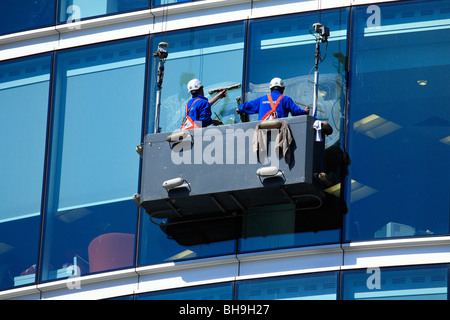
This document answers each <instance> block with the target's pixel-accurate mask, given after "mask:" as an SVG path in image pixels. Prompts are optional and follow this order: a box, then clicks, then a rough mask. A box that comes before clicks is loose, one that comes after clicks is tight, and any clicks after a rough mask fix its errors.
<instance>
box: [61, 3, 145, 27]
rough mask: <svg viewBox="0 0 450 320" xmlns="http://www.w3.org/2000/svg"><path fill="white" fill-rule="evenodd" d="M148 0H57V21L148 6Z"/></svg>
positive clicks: (80, 18)
mask: <svg viewBox="0 0 450 320" xmlns="http://www.w3.org/2000/svg"><path fill="white" fill-rule="evenodd" d="M149 1H150V0H96V1H89V0H58V8H59V12H58V23H72V22H76V21H80V20H83V19H86V18H93V17H99V16H106V15H112V14H118V13H124V12H129V11H135V10H142V9H147V8H149V7H150V3H149Z"/></svg>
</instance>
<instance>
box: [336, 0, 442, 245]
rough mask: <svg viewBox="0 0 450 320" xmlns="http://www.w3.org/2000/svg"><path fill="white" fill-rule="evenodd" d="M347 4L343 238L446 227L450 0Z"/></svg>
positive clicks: (424, 232) (431, 232) (430, 231)
mask: <svg viewBox="0 0 450 320" xmlns="http://www.w3.org/2000/svg"><path fill="white" fill-rule="evenodd" d="M354 10H355V11H354V13H353V17H355V19H354V25H353V36H352V39H353V43H352V58H351V59H350V60H351V64H352V65H351V68H350V70H352V73H351V78H350V80H351V86H350V116H349V118H350V120H349V148H348V149H349V152H350V153H351V154H350V157H351V160H352V163H351V165H350V167H349V170H350V176H349V177H350V179H349V181H348V182H349V183H348V184H349V187H348V188H347V191H349V192H348V195H347V204H348V205H349V214H347V216H346V218H347V222H346V235H345V238H346V239H347V240H363V239H374V238H377V239H379V238H389V237H406V236H421V235H437V234H446V233H448V232H449V203H450V202H449V186H450V167H449V165H448V164H449V163H450V152H449V150H450V149H449V148H450V140H449V139H450V113H449V110H450V109H449V106H448V100H449V98H450V92H449V91H448V88H449V86H450V78H449V77H448V74H449V72H450V63H449V60H448V59H447V57H448V56H449V54H450V22H449V21H450V19H449V18H450V1H419V2H418V1H408V2H401V3H396V4H386V5H379V6H372V7H367V6H362V7H356V8H355V9H354ZM367 12H369V13H367ZM377 24H379V26H377ZM350 189H351V190H350Z"/></svg>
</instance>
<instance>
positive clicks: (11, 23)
mask: <svg viewBox="0 0 450 320" xmlns="http://www.w3.org/2000/svg"><path fill="white" fill-rule="evenodd" d="M55 8H56V1H55V0H39V1H37V0H20V1H18V0H3V1H2V4H1V9H0V21H1V23H0V35H3V34H7V33H13V32H19V31H25V30H30V29H36V28H42V27H48V26H51V25H55Z"/></svg>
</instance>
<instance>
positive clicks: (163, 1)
mask: <svg viewBox="0 0 450 320" xmlns="http://www.w3.org/2000/svg"><path fill="white" fill-rule="evenodd" d="M193 1H199V0H152V7H159V6H165V5H168V4H176V3H184V2H193Z"/></svg>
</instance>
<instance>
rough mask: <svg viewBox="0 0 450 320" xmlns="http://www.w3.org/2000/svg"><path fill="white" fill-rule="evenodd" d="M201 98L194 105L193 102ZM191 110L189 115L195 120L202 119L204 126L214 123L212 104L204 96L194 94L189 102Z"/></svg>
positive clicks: (188, 106)
mask: <svg viewBox="0 0 450 320" xmlns="http://www.w3.org/2000/svg"><path fill="white" fill-rule="evenodd" d="M197 98H199V100H198V101H197V102H196V103H195V104H194V106H192V103H193V102H194V101H195V100H196V99H197ZM187 108H188V110H189V113H188V115H189V117H191V119H192V120H194V121H201V122H202V127H207V126H209V125H210V124H211V123H212V119H211V105H210V104H209V102H208V99H206V98H205V97H204V96H201V95H193V96H192V99H190V100H189V101H188V103H187Z"/></svg>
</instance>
